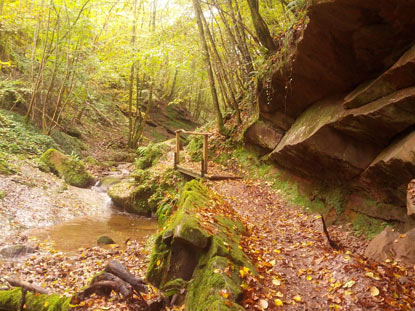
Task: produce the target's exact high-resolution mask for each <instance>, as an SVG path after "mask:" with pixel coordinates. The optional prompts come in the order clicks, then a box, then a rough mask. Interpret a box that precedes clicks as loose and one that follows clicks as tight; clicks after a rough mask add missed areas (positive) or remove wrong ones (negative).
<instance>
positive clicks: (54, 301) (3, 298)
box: [0, 288, 71, 311]
mask: <svg viewBox="0 0 415 311" xmlns="http://www.w3.org/2000/svg"><path fill="white" fill-rule="evenodd" d="M21 298H22V290H21V289H20V288H15V289H12V290H8V291H0V311H18V310H19V307H20V300H21ZM70 301H71V298H70V297H60V296H59V295H56V294H53V295H39V294H34V293H31V292H27V293H26V301H25V308H24V310H26V311H67V310H70Z"/></svg>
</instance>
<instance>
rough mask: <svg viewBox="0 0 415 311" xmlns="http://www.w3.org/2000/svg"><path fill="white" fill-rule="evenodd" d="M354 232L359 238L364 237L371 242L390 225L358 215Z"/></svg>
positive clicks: (354, 221) (353, 221)
mask: <svg viewBox="0 0 415 311" xmlns="http://www.w3.org/2000/svg"><path fill="white" fill-rule="evenodd" d="M352 225H353V231H354V233H355V234H356V235H357V236H361V235H364V236H365V237H367V238H368V239H369V240H371V239H373V238H374V237H375V236H377V235H378V234H379V233H381V232H382V231H383V229H385V227H386V226H387V225H388V223H386V222H384V221H382V220H380V219H376V218H372V217H369V216H366V215H363V214H358V215H357V216H356V217H355V218H354V219H353V220H352Z"/></svg>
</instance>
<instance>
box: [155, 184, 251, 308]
mask: <svg viewBox="0 0 415 311" xmlns="http://www.w3.org/2000/svg"><path fill="white" fill-rule="evenodd" d="M220 201H221V199H220V198H219V197H217V196H216V195H215V194H214V193H213V192H211V191H210V190H209V189H208V188H206V187H205V186H204V185H203V184H201V183H200V182H198V181H196V180H193V181H191V182H188V183H187V184H186V185H185V186H184V187H183V190H182V192H181V195H180V201H179V203H178V208H177V210H176V212H175V213H174V214H173V215H172V216H171V217H170V218H169V219H168V220H167V222H166V223H165V225H164V227H163V230H162V231H161V232H160V233H159V234H158V236H157V238H156V241H155V244H154V247H153V251H152V254H151V258H150V264H149V267H148V270H147V280H148V281H149V282H150V283H152V284H153V285H155V286H156V287H159V288H161V289H162V290H163V291H165V292H166V293H168V294H171V293H173V294H174V293H176V292H175V291H177V288H175V287H174V286H172V284H173V285H174V284H176V283H177V282H176V280H183V281H185V282H188V281H189V286H188V287H187V295H186V303H185V305H186V310H189V311H190V310H191V311H198V310H200V311H202V310H203V311H205V310H243V308H242V307H241V306H239V305H238V304H237V301H238V300H239V298H240V295H241V288H240V285H241V280H240V278H239V269H240V267H241V266H246V267H248V268H249V269H250V270H251V271H255V269H254V267H253V266H252V265H251V264H250V263H249V260H248V258H247V257H246V255H245V254H244V253H243V251H242V250H241V249H240V247H239V245H240V239H241V238H240V236H241V234H242V232H243V231H244V228H243V225H242V223H240V222H238V221H234V220H232V219H229V218H228V217H225V216H220V215H217V216H214V217H215V221H213V222H209V226H208V227H207V225H206V224H205V223H204V222H203V220H202V219H203V211H205V212H206V209H209V206H212V205H213V204H216V203H215V202H220ZM226 267H229V271H231V273H230V275H226V274H222V273H217V271H224V269H225V268H226ZM180 284H181V285H183V284H182V283H180ZM176 287H177V286H176ZM224 290H226V291H227V292H229V297H228V298H227V299H225V298H224V297H223V296H222V295H221V294H220V292H221V291H224ZM212 308H214V309H212Z"/></svg>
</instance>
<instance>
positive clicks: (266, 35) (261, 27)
mask: <svg viewBox="0 0 415 311" xmlns="http://www.w3.org/2000/svg"><path fill="white" fill-rule="evenodd" d="M246 1H247V2H248V5H249V9H250V11H251V17H252V23H253V24H254V27H255V31H256V34H257V36H258V38H259V41H261V44H262V45H263V46H264V47H265V48H266V49H267V50H268V51H269V52H271V53H273V52H276V51H277V46H276V44H275V42H274V40H273V39H272V37H271V34H270V32H269V29H268V26H267V24H266V23H265V21H264V20H263V18H262V16H261V15H260V14H259V3H258V0H246Z"/></svg>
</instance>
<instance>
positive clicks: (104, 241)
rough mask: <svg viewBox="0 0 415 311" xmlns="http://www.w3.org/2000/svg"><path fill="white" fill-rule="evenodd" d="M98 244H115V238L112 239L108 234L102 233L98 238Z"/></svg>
mask: <svg viewBox="0 0 415 311" xmlns="http://www.w3.org/2000/svg"><path fill="white" fill-rule="evenodd" d="M97 243H98V245H109V244H115V242H114V240H113V239H111V238H110V237H109V236H107V235H102V236H100V237H99V238H98V240H97Z"/></svg>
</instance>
